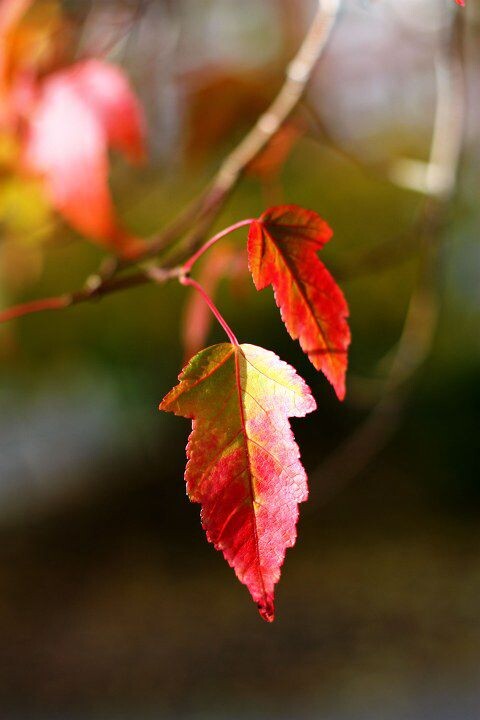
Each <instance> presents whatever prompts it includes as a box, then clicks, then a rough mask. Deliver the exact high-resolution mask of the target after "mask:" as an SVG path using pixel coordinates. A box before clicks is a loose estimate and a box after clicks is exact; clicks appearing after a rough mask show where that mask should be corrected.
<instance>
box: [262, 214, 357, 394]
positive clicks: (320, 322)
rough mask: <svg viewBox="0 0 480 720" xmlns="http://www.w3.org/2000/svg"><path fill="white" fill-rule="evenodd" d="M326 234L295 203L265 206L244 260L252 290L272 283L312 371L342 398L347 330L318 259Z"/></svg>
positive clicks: (340, 302)
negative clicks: (308, 359) (321, 374)
mask: <svg viewBox="0 0 480 720" xmlns="http://www.w3.org/2000/svg"><path fill="white" fill-rule="evenodd" d="M331 237H332V231H331V229H330V227H329V226H328V225H327V223H326V222H325V221H324V220H322V218H321V217H320V216H319V215H317V213H315V212H313V211H311V210H305V209H303V208H301V207H298V206H297V205H280V206H278V207H272V208H269V209H268V210H267V211H266V212H264V213H263V214H262V215H261V216H260V218H259V219H258V220H256V221H255V222H253V223H252V224H251V226H250V230H249V233H248V261H249V267H250V271H251V273H252V276H253V281H254V283H255V287H256V288H257V290H262V289H263V288H265V287H267V286H268V285H273V289H274V293H275V301H276V303H277V305H278V307H279V308H280V312H281V315H282V319H283V322H284V323H285V326H286V328H287V330H288V332H289V333H290V335H291V337H292V338H293V339H294V340H297V339H298V340H299V341H300V345H301V347H302V349H303V351H304V352H305V353H306V354H307V355H308V357H309V358H310V360H311V362H312V363H313V365H314V366H315V367H316V368H317V370H321V371H322V372H323V373H324V375H325V376H326V377H327V379H328V380H329V381H330V382H331V384H332V385H333V387H334V389H335V392H336V393H337V396H338V397H339V399H340V400H343V398H344V397H345V374H346V371H347V362H348V358H347V349H348V346H349V344H350V330H349V328H348V324H347V321H346V318H347V317H348V305H347V302H346V300H345V298H344V296H343V293H342V291H341V290H340V288H339V287H338V285H337V284H336V282H335V280H334V279H333V277H332V276H331V275H330V273H329V272H328V270H327V268H326V267H325V265H324V264H323V263H322V262H321V261H320V260H319V259H318V257H317V253H318V251H319V250H321V248H322V247H323V246H324V245H325V243H327V242H328V241H329V240H330V238H331Z"/></svg>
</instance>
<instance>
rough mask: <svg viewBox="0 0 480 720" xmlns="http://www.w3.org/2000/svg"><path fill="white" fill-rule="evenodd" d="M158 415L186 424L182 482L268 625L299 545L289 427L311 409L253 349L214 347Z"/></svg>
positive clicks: (277, 364) (300, 496)
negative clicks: (289, 552) (189, 423)
mask: <svg viewBox="0 0 480 720" xmlns="http://www.w3.org/2000/svg"><path fill="white" fill-rule="evenodd" d="M179 380H180V382H179V384H178V385H177V386H176V387H175V388H174V389H173V390H171V392H170V393H169V394H168V395H167V396H166V397H165V398H164V400H163V402H162V403H161V405H160V409H161V410H166V411H169V412H174V413H175V414H176V415H181V416H183V417H187V418H191V419H192V420H193V429H192V433H191V435H190V438H189V440H188V445H187V457H188V463H187V469H186V473H185V479H186V482H187V492H188V496H189V497H190V499H191V500H192V501H193V502H198V503H201V505H202V512H201V518H202V525H203V528H204V529H205V531H206V534H207V538H208V540H209V541H210V542H211V543H213V544H214V546H215V548H216V549H217V550H221V551H222V552H223V555H224V557H225V559H226V560H227V562H228V563H229V565H230V566H231V567H233V569H234V570H235V573H236V575H237V577H238V579H239V580H240V581H241V582H242V583H244V584H245V585H246V586H247V587H248V589H249V591H250V593H251V595H252V598H253V599H254V601H255V602H256V603H257V604H258V608H259V611H260V614H261V616H262V617H263V618H264V619H265V620H267V621H268V622H272V621H273V618H274V601H273V595H274V586H275V584H276V583H277V582H278V580H279V578H280V568H281V566H282V564H283V560H284V557H285V551H286V549H287V548H288V547H291V546H292V545H294V543H295V540H296V523H297V518H298V503H300V502H303V501H304V500H306V499H307V495H308V488H307V479H306V475H305V471H304V469H303V467H302V464H301V462H300V459H299V450H298V447H297V444H296V443H295V440H294V437H293V433H292V431H291V429H290V425H289V422H288V418H289V417H303V416H304V415H306V414H307V413H309V412H312V410H314V409H315V407H316V406H315V400H314V399H313V397H312V395H311V394H310V390H309V389H308V387H307V385H306V384H305V383H304V381H303V380H302V379H301V378H300V377H299V376H298V375H297V374H296V372H295V370H294V369H293V368H292V367H290V366H289V365H287V364H286V363H284V362H282V361H281V360H280V359H279V358H278V357H277V356H276V355H275V354H274V353H272V352H269V351H267V350H263V349H262V348H259V347H256V346H254V345H240V346H234V345H231V344H230V343H222V344H220V345H214V346H213V347H209V348H207V349H206V350H202V351H201V352H200V353H198V355H195V357H194V358H192V360H191V361H190V363H189V364H188V365H187V366H186V367H185V368H184V370H183V372H182V373H181V375H180V376H179Z"/></svg>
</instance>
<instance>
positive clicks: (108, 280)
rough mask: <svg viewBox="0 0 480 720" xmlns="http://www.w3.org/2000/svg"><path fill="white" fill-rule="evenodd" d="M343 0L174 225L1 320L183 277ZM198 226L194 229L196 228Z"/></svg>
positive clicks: (284, 116) (296, 96)
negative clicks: (160, 259)
mask: <svg viewBox="0 0 480 720" xmlns="http://www.w3.org/2000/svg"><path fill="white" fill-rule="evenodd" d="M340 4H341V0H318V9H317V12H316V14H315V16H314V18H313V21H312V24H311V26H310V28H309V30H308V32H307V34H306V36H305V39H304V41H303V43H302V44H301V46H300V49H299V51H298V53H297V54H296V56H295V57H294V59H293V60H292V61H291V62H290V64H289V65H288V67H287V70H286V79H285V82H284V84H283V86H282V87H281V89H280V92H279V93H278V95H277V96H276V97H275V99H274V100H273V102H272V103H271V105H270V107H269V108H268V109H267V110H266V112H265V113H263V114H262V115H261V116H260V117H259V119H258V121H257V123H256V124H255V125H254V127H253V128H252V130H251V131H250V132H249V133H248V134H247V135H246V136H245V137H244V139H243V140H242V141H241V142H240V143H239V144H238V145H237V147H236V148H235V149H234V150H233V151H232V152H231V153H230V154H229V155H228V156H227V158H226V159H225V160H224V161H223V163H222V164H221V166H220V169H219V170H218V172H217V174H216V175H215V177H214V178H213V180H212V181H211V183H210V184H209V185H207V187H206V188H205V190H204V191H203V192H202V193H201V194H200V196H199V197H198V198H197V199H195V200H194V201H193V202H192V203H191V204H190V205H189V206H187V207H186V208H185V209H184V210H183V211H182V212H181V213H180V214H179V215H178V216H177V218H175V220H174V221H173V222H172V224H171V225H170V226H168V227H167V228H165V230H164V231H162V232H161V233H160V234H158V235H157V236H156V237H154V238H153V239H152V240H151V241H150V243H149V244H148V247H147V248H146V250H145V251H144V252H142V253H141V255H139V256H136V257H135V259H134V260H132V261H119V260H118V259H117V258H109V259H107V261H106V262H104V264H103V266H102V268H101V269H100V271H99V273H98V274H97V275H94V276H92V277H90V278H88V279H87V282H86V284H85V287H84V288H83V289H82V290H79V291H77V292H74V293H69V294H65V295H61V296H59V297H54V298H45V299H44V300H38V301H35V302H31V303H26V304H23V305H19V306H16V307H13V308H10V309H7V310H5V311H3V312H1V313H0V323H1V322H7V321H9V320H12V319H14V318H19V317H22V316H24V315H29V314H32V313H36V312H42V311H44V310H59V309H65V308H67V307H71V306H72V305H77V304H79V303H83V302H86V301H89V300H93V299H99V298H101V297H103V296H104V295H109V294H111V293H114V292H117V291H119V290H125V289H129V288H132V287H135V286H138V285H142V284H145V283H150V282H156V283H163V282H166V281H167V280H170V279H172V277H177V276H178V272H177V270H178V268H177V267H176V266H177V265H181V264H183V263H184V262H185V261H186V260H187V259H188V258H189V257H190V256H191V255H193V254H194V253H195V251H196V250H197V249H198V248H199V247H200V246H201V244H202V241H203V239H204V237H205V235H206V233H207V232H208V229H209V227H210V226H211V225H212V223H213V221H214V220H215V218H216V217H217V215H218V213H219V212H220V210H221V209H222V207H223V206H224V204H225V202H226V200H227V199H228V197H229V196H230V194H231V193H232V192H233V190H234V189H235V187H236V186H237V184H238V182H239V180H240V178H241V177H242V175H243V173H244V172H245V170H246V168H247V167H248V165H249V164H250V163H251V162H252V161H253V160H254V159H255V158H256V157H257V156H258V155H259V154H260V153H261V152H262V150H263V149H264V148H265V147H266V145H267V144H268V143H269V142H270V141H271V140H272V138H273V137H274V136H275V135H276V134H277V133H278V132H279V131H280V130H281V128H282V127H283V125H284V123H285V122H286V121H287V120H288V118H289V117H290V116H291V114H292V113H293V112H294V110H295V109H296V108H297V107H298V105H299V102H300V100H301V98H302V96H303V94H304V92H305V89H306V87H307V84H308V82H309V80H310V78H311V76H312V73H313V71H314V69H315V67H316V65H317V62H318V60H319V58H320V57H321V55H322V52H323V50H324V48H325V46H326V44H327V42H328V39H329V37H330V34H331V31H332V29H333V26H334V23H335V20H336V17H337V15H338V11H339V8H340ZM192 227H193V230H191V228H192ZM182 236H184V237H183V240H182V241H181V242H180V244H179V246H178V248H176V250H175V253H174V254H173V256H170V257H169V258H168V259H167V261H165V262H164V263H162V264H160V265H159V266H156V267H154V268H146V269H142V270H140V271H138V272H135V273H132V274H130V275H127V276H121V277H117V274H118V273H119V272H120V271H123V270H125V269H128V268H130V267H131V266H135V267H138V265H141V263H143V262H144V261H146V260H148V259H151V258H153V257H155V256H156V255H159V254H161V253H163V252H165V251H167V250H170V249H171V247H172V245H173V244H174V243H175V242H176V241H177V240H179V239H180V238H181V237H182Z"/></svg>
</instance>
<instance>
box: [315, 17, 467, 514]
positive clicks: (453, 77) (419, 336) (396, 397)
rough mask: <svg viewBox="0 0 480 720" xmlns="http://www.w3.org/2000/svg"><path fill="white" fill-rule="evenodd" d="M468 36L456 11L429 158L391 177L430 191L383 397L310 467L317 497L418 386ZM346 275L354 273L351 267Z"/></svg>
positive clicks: (449, 192) (371, 445)
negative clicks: (318, 489) (416, 261)
mask: <svg viewBox="0 0 480 720" xmlns="http://www.w3.org/2000/svg"><path fill="white" fill-rule="evenodd" d="M464 35H465V27H464V15H463V14H462V13H461V12H458V11H457V12H455V15H454V19H453V20H452V23H451V26H450V27H449V28H448V30H447V31H446V32H445V36H444V38H442V41H441V44H440V47H439V48H438V51H437V56H436V59H435V71H436V72H435V77H436V109H435V117H434V125H433V133H432V140H431V145H430V153H429V159H428V162H426V163H422V162H420V161H412V160H401V161H398V162H396V163H395V164H394V165H393V167H392V169H391V173H390V177H391V179H392V180H393V181H394V182H397V183H398V184H400V185H402V186H403V187H406V188H409V189H413V190H417V191H418V192H421V193H423V194H424V195H425V199H424V202H423V205H422V208H421V211H420V215H419V218H418V220H417V221H416V222H415V223H414V225H413V227H412V228H411V231H410V233H409V234H407V235H406V237H405V239H404V240H403V241H402V245H401V250H402V254H401V255H400V257H401V258H402V257H403V253H404V252H405V249H407V250H408V252H411V250H412V248H414V247H417V248H418V252H419V265H418V270H417V277H416V281H415V283H414V287H413V290H412V294H411V297H410V300H409V303H408V309H407V313H406V316H405V321H404V325H403V329H402V332H401V335H400V339H399V341H398V343H397V344H396V346H395V347H394V348H393V349H392V350H391V351H390V352H389V353H388V354H387V356H386V357H385V358H384V359H383V360H382V361H381V362H380V364H379V366H380V367H384V366H385V365H386V364H388V365H389V366H390V369H389V371H388V373H387V375H386V377H385V379H384V380H383V381H380V383H377V382H375V381H374V382H373V387H374V388H376V389H377V390H378V385H379V384H380V386H381V391H380V398H379V399H378V400H376V401H375V403H374V405H373V409H372V410H371V411H370V413H369V414H368V415H367V417H366V419H365V420H364V421H363V422H362V423H361V424H360V426H359V427H358V428H357V429H356V430H355V431H354V432H353V434H352V435H351V436H349V437H347V438H346V439H345V440H344V441H343V442H342V443H341V444H340V445H339V446H338V447H337V448H336V449H335V450H334V451H333V452H332V453H331V455H330V456H329V457H327V458H326V460H324V461H323V462H322V463H321V464H320V465H319V466H318V467H317V468H316V469H315V471H314V472H313V473H311V476H310V477H311V482H312V484H314V483H315V480H319V481H320V482H321V485H320V486H321V488H322V490H321V493H320V495H318V496H317V500H318V501H319V502H322V503H323V502H325V501H326V500H327V499H328V498H329V497H330V496H331V495H332V494H334V493H336V492H338V491H339V490H340V489H341V488H343V487H344V486H345V485H346V484H347V483H348V482H350V481H351V480H353V479H354V478H355V477H356V476H357V475H358V474H359V473H360V472H362V471H363V470H364V469H365V468H366V467H367V466H368V465H369V463H370V462H371V461H372V460H373V459H374V458H375V457H376V456H377V455H378V453H379V452H381V450H382V449H383V448H384V447H385V446H386V444H387V443H388V442H389V440H390V439H391V437H392V436H393V434H394V433H395V431H396V429H397V428H398V425H399V423H400V422H401V419H402V415H403V412H404V410H405V407H406V405H407V404H408V400H409V398H410V395H411V393H412V391H413V384H412V379H413V376H414V374H415V372H416V371H417V370H418V369H419V368H420V367H421V366H422V364H423V363H424V362H425V360H426V359H427V357H428V356H429V353H430V350H431V347H432V343H433V340H434V337H435V331H436V327H437V321H438V316H439V303H440V298H439V294H438V251H439V247H440V244H441V241H442V239H443V237H444V232H445V230H446V228H447V226H448V222H449V214H450V208H451V205H452V202H453V200H454V198H455V195H456V191H457V181H458V170H459V166H460V162H461V157H462V147H463V139H464V125H465V115H466V93H465V68H464ZM397 244H398V239H397V240H396V241H395V245H397ZM391 249H392V241H388V242H387V243H386V244H385V245H384V246H383V247H377V248H375V249H374V250H373V251H372V250H370V251H368V252H367V254H366V255H364V256H363V262H362V259H360V269H361V270H362V269H363V271H365V270H367V271H368V269H369V268H370V269H371V270H378V269H379V262H378V261H379V260H381V264H383V258H387V259H388V256H390V260H392V258H391ZM393 257H394V258H395V254H394V256H393ZM352 267H353V264H352ZM344 276H346V277H348V276H349V274H348V271H347V272H346V273H345V274H344ZM371 389H372V381H371V380H367V379H362V378H351V388H350V398H351V402H353V403H355V398H357V401H358V400H361V398H362V397H363V398H365V395H367V397H368V396H371ZM374 394H376V393H375V391H374ZM319 484H320V483H319ZM310 509H311V505H310Z"/></svg>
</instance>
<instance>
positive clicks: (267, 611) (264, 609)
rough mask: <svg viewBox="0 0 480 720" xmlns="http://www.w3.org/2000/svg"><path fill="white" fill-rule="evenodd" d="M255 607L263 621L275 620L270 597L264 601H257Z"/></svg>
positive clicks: (270, 621)
mask: <svg viewBox="0 0 480 720" xmlns="http://www.w3.org/2000/svg"><path fill="white" fill-rule="evenodd" d="M257 607H258V612H259V613H260V617H261V618H263V620H265V622H268V623H272V622H273V621H274V620H275V606H274V604H273V600H272V599H270V598H268V599H266V600H265V601H262V602H259V603H258V604H257Z"/></svg>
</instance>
